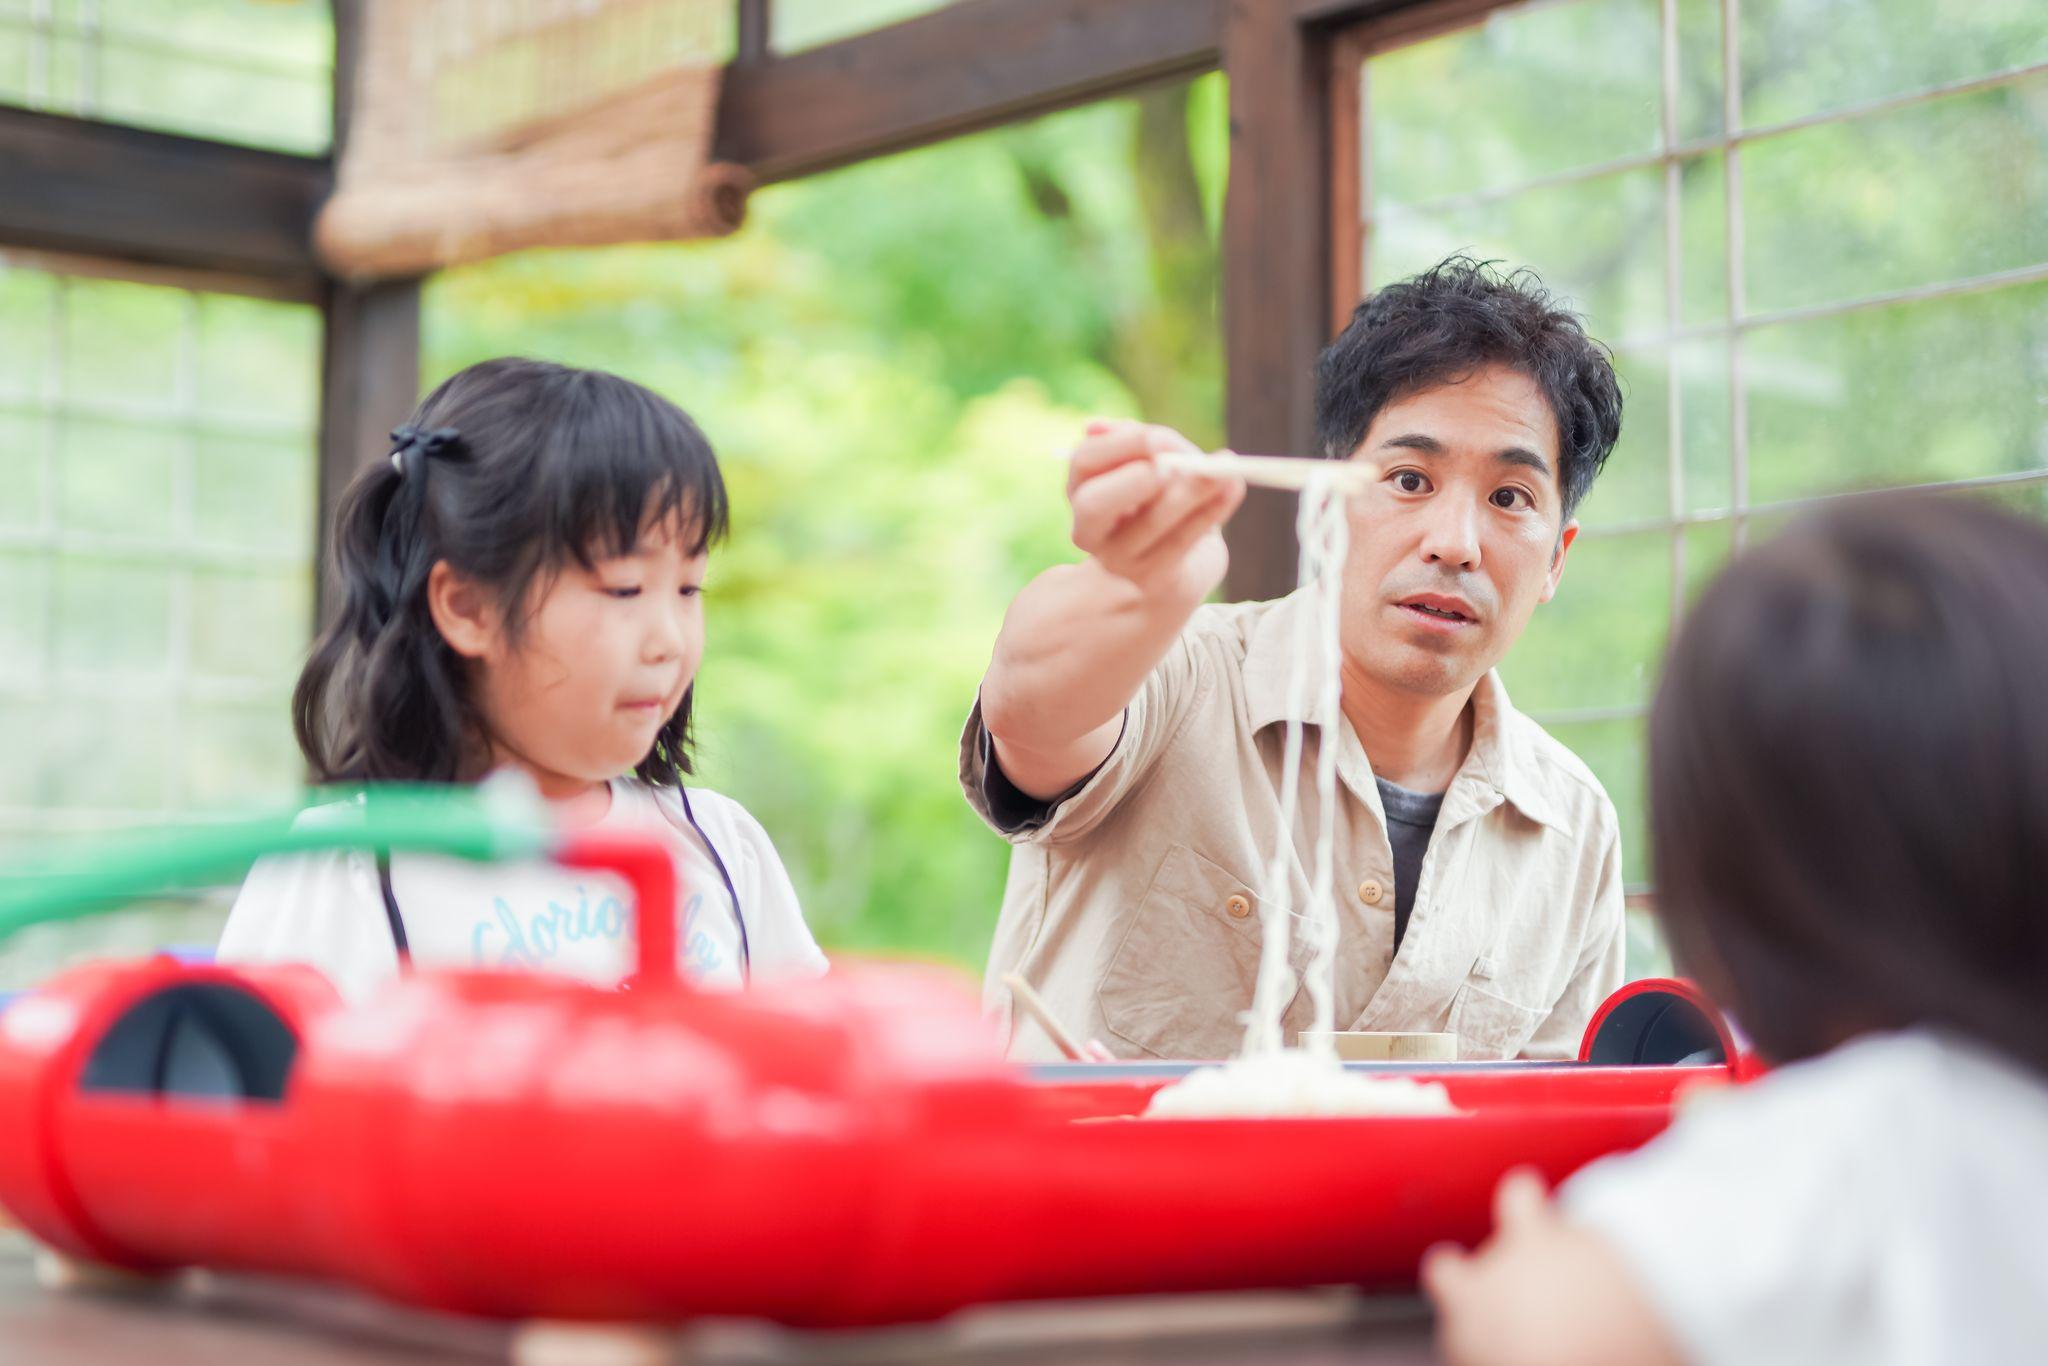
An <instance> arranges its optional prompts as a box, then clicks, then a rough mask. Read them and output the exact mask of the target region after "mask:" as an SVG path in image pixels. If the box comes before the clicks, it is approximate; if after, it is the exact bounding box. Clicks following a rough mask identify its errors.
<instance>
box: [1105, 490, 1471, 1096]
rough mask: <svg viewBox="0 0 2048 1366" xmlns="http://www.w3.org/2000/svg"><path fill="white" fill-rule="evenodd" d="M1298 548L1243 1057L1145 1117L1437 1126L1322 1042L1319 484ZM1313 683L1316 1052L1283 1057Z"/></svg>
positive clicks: (1311, 910)
mask: <svg viewBox="0 0 2048 1366" xmlns="http://www.w3.org/2000/svg"><path fill="white" fill-rule="evenodd" d="M1294 530H1295V537H1296V539H1297V541H1298V542H1299V543H1300V547H1301V556H1300V561H1299V565H1298V575H1299V580H1298V581H1299V583H1300V585H1301V586H1302V588H1303V589H1305V590H1306V595H1307V598H1308V604H1307V606H1308V611H1307V613H1306V614H1305V615H1306V616H1307V617H1308V619H1309V620H1311V621H1312V622H1313V623H1314V630H1313V632H1312V633H1311V632H1305V633H1303V634H1302V635H1301V636H1299V637H1297V638H1296V640H1295V642H1294V661H1293V665H1294V667H1293V670H1292V674H1291V676H1290V678H1289V679H1288V684H1287V689H1288V698H1287V735H1286V741H1285V745H1284V747H1283V749H1282V751H1281V761H1280V829H1279V832H1278V834H1277V835H1276V837H1275V840H1274V844H1273V852H1272V856H1271V858H1270V860H1269V861H1268V862H1267V865H1266V878H1265V902H1264V905H1263V906H1262V907H1261V909H1260V925H1261V928H1262V931H1263V934H1262V939H1261V942H1260V948H1259V972H1258V979H1257V983H1256V985H1255V986H1254V988H1253V991H1252V1006H1251V1011H1250V1014H1249V1017H1248V1020H1247V1023H1246V1027H1245V1036H1244V1047H1243V1049H1242V1050H1241V1051H1240V1053H1239V1055H1238V1056H1237V1057H1236V1058H1234V1059H1232V1060H1231V1061H1230V1062H1228V1063H1226V1064H1224V1065H1223V1066H1221V1067H1205V1068H1200V1069H1198V1070H1196V1071H1194V1072H1191V1073H1189V1074H1188V1075H1187V1076H1186V1077H1184V1078H1183V1079H1181V1080H1180V1081H1177V1082H1175V1083H1174V1084H1172V1085H1171V1086H1167V1087H1163V1088H1162V1089H1161V1090H1160V1091H1159V1092H1158V1093H1156V1094H1155V1095H1154V1096H1153V1098H1152V1102H1151V1104H1150V1105H1149V1106H1148V1107H1147V1108H1146V1111H1145V1113H1146V1114H1147V1115H1148V1116H1155V1117H1161V1118H1201V1117H1209V1116H1223V1115H1370V1114H1445V1113H1451V1112H1453V1111H1454V1109H1455V1107H1453V1106H1452V1104H1451V1102H1450V1097H1449V1095H1448V1094H1447V1093H1446V1092H1445V1091H1444V1088H1443V1087H1442V1086H1441V1085H1439V1084H1436V1083H1418V1082H1412V1081H1408V1080H1405V1079H1402V1078H1393V1077H1384V1078H1373V1077H1367V1076H1363V1075H1358V1074H1353V1073H1347V1072H1345V1071H1344V1067H1343V1064H1342V1063H1341V1062H1339V1061H1338V1059H1337V1053H1336V1046H1335V1044H1334V1043H1333V1042H1331V1040H1330V1032H1331V1030H1332V1029H1333V1028H1334V1027H1335V1026H1334V1019H1335V1014H1336V954H1337V899H1336V894H1335V888H1334V883H1335V881H1336V843H1337V748H1338V745H1337V740H1336V736H1337V734H1338V732H1339V727H1340V726H1341V724H1342V722H1341V710H1340V708H1341V698H1340V692H1341V689H1342V680H1343V674H1342V672H1341V668H1342V664H1341V660H1342V656H1341V654H1340V642H1339V622H1340V616H1339V608H1340V604H1341V598H1342V594H1343V579H1344V557H1345V554H1346V552H1347V550H1348V549H1349V546H1350V539H1351V527H1350V521H1349V516H1348V512H1347V509H1346V505H1345V497H1344V495H1343V493H1342V492H1341V491H1340V490H1339V487H1338V481H1337V480H1335V479H1333V478H1331V477H1330V476H1329V475H1328V474H1316V475H1312V476H1310V478H1309V480H1308V482H1307V484H1306V485H1305V486H1304V487H1303V489H1302V492H1301V505H1300V510H1299V511H1298V512H1297V514H1296V516H1295V522H1294ZM1311 680H1313V682H1314V686H1315V687H1316V689H1317V698H1316V714H1317V715H1318V716H1320V717H1321V718H1322V733H1321V736H1320V737H1319V739H1318V742H1317V745H1316V805H1317V811H1316V838H1315V852H1314V857H1313V862H1312V863H1311V865H1310V873H1309V887H1308V905H1307V907H1306V908H1305V910H1304V914H1303V916H1302V926H1303V934H1304V936H1305V939H1306V941H1307V943H1308V944H1309V947H1310V958H1309V962H1308V970H1307V972H1306V973H1305V974H1304V976H1303V979H1302V985H1303V986H1304V987H1306V988H1307V990H1308V998H1309V1003H1310V1006H1311V1007H1312V1009H1313V1012H1314V1023H1313V1024H1312V1025H1311V1026H1310V1028H1311V1029H1312V1030H1314V1031H1315V1032H1316V1034H1317V1035H1318V1036H1320V1039H1321V1042H1320V1043H1319V1044H1317V1045H1315V1046H1314V1047H1313V1048H1301V1047H1294V1048H1289V1047H1288V1046H1287V1043H1286V1034H1285V1028H1284V1024H1283V1020H1282V1016H1283V1015H1284V1013H1285V1011H1286V1009H1287V1003H1288V998H1289V996H1290V994H1291V987H1292V984H1291V982H1290V977H1291V974H1290V973H1289V972H1288V968H1287V962H1288V955H1289V951H1290V949H1291V947H1292V944H1291V941H1292V936H1293V933H1294V914H1293V907H1292V906H1291V904H1290V890H1289V889H1290V888H1291V886H1292V881H1291V878H1290V873H1289V866H1290V861H1291V859H1292V858H1293V855H1294V847H1295V841H1294V831H1295V824H1296V822H1297V821H1298V819H1299V817H1300V802H1299V801H1298V799H1297V794H1298V791H1299V785H1300V781H1301V751H1302V725H1301V720H1300V717H1301V715H1302V713H1303V711H1304V710H1305V709H1306V703H1307V701H1308V690H1309V687H1310V685H1311Z"/></svg>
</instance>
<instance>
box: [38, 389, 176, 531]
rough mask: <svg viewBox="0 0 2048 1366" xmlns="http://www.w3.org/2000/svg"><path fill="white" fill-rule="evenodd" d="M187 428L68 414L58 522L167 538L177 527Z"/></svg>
mask: <svg viewBox="0 0 2048 1366" xmlns="http://www.w3.org/2000/svg"><path fill="white" fill-rule="evenodd" d="M189 441H190V438H189V437H187V436H186V435H185V434H184V433H182V432H177V431H171V432H166V431H164V430H163V429H162V428H160V427H145V426H141V425H139V424H136V423H132V422H99V421H91V420H88V419H85V418H72V419H69V420H67V421H66V422H65V423H64V424H63V426H62V427H61V428H60V429H59V437H58V441H57V524H58V525H59V526H60V527H62V528H63V529H64V530H66V531H92V532H100V533H103V534H106V535H113V536H122V537H128V538H135V537H141V538H145V539H158V540H161V539H163V538H165V537H168V536H171V535H173V534H175V532H176V530H177V524H176V520H175V518H176V514H177V462H178V450H179V447H180V446H182V445H185V444H187V443H189Z"/></svg>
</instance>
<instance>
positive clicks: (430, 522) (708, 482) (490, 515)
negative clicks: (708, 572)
mask: <svg viewBox="0 0 2048 1366" xmlns="http://www.w3.org/2000/svg"><path fill="white" fill-rule="evenodd" d="M393 440H394V444H395V446H396V448H397V449H396V450H395V451H394V453H393V457H392V458H391V459H388V460H379V461H377V462H376V463H375V464H373V465H371V466H370V467H369V468H367V469H365V470H364V471H363V472H362V473H361V474H359V475H357V476H356V478H355V481H354V482H353V483H351V484H350V485H349V487H348V490H347V492H346V493H344V494H343V495H342V498H341V503H340V506H339V507H338V508H337V510H336V512H335V525H334V537H333V570H334V574H335V578H336V580H337V582H338V587H339V591H340V610H339V611H338V612H337V613H336V614H335V616H334V619H333V620H332V622H331V623H330V624H329V625H328V626H327V628H326V629H325V630H324V631H322V632H321V634H320V638H319V640H318V641H316V642H315V643H314V646H313V652H312V655H311V657H310V658H309V659H308V660H307V661H306V667H305V671H304V672H303V673H301V674H300V676H299V685H298V689H297V691H296V692H295V693H294V694H293V697H292V720H293V724H294V726H295V728H296V730H297V732H298V739H299V748H300V749H301V750H302V751H304V753H305V756H306V761H307V763H308V764H309V765H310V766H311V768H312V772H313V776H314V778H315V780H317V781H320V782H394V781H399V782H455V781H459V780H464V779H468V778H473V777H475V776H477V775H476V773H475V771H474V770H475V767H476V765H477V764H478V762H479V760H480V759H481V757H482V755H483V754H485V753H486V752H487V749H486V746H487V737H486V735H485V732H484V726H483V720H482V717H481V715H480V714H479V713H478V711H477V709H476V707H475V705H474V703H473V702H472V700H471V696H470V689H469V687H468V685H467V679H466V674H465V661H464V660H463V659H462V658H461V657H460V656H459V655H457V654H456V653H455V652H454V651H453V650H452V649H450V648H449V646H448V644H447V643H446V642H445V641H444V640H443V639H442V638H441V633H440V631H439V630H438V629H437V628H436V627H435V625H434V621H433V618H432V616H431V615H430V614H429V611H428V607H427V576H428V574H429V573H430V572H431V571H432V569H433V567H434V564H435V562H436V561H440V560H446V561H447V562H448V563H449V565H450V566H451V567H452V568H454V569H455V570H457V571H458V572H459V573H461V574H462V575H463V576H465V577H466V578H468V579H470V580H472V581H474V582H477V583H479V584H482V585H484V586H486V587H487V588H489V589H490V590H492V591H493V592H494V593H495V595H496V597H497V600H498V603H499V606H500V608H501V610H502V611H503V612H504V613H505V620H506V622H507V623H508V629H509V630H510V631H511V632H512V633H513V634H514V638H515V639H516V638H517V632H518V630H519V628H520V626H521V625H522V624H523V622H524V620H525V618H526V615H527V612H528V609H529V608H530V606H531V605H532V604H531V602H530V599H529V595H530V593H531V591H532V589H533V588H534V587H535V585H536V584H545V583H546V581H547V580H548V578H550V577H551V576H552V575H553V574H555V573H556V572H558V571H559V570H560V569H561V568H562V567H563V566H564V565H566V564H568V563H569V562H571V561H574V562H576V563H579V564H582V565H584V566H585V567H588V566H590V565H591V563H592V562H593V561H594V560H596V559H601V558H605V557H608V556H612V555H620V554H626V553H628V552H630V551H631V550H632V549H633V547H634V545H635V544H636V543H637V542H638V541H639V539H640V535H641V532H642V530H643V529H644V528H645V527H647V526H649V525H658V524H661V523H663V522H667V521H669V520H671V519H674V520H675V521H676V523H677V524H678V525H679V526H680V527H681V528H682V533H683V534H684V535H686V536H690V537H694V538H695V539H694V544H691V545H686V547H685V549H686V550H687V552H688V553H690V554H693V555H694V554H698V553H701V552H702V551H703V550H704V549H706V548H707V547H708V546H709V545H710V544H711V543H712V542H713V541H715V540H717V539H719V538H721V537H722V536H723V535H724V534H725V529H726V499H725V483H724V481H723V480H722V479H721V478H720V477H719V473H718V462H717V460H716V458H715V457H714V456H713V455H712V452H711V444H710V443H709V442H708V441H706V440H705V438H704V433H703V432H702V431H700V430H698V427H697V424H696V423H694V422H692V421H691V420H690V418H689V416H688V415H687V414H686V413H684V412H683V411H682V409H680V408H678V407H676V406H675V405H674V404H673V403H670V402H669V401H668V400H666V399H664V398H662V397H660V396H659V395H657V394H654V393H651V392H649V391H648V390H646V389H643V388H642V387H640V386H639V385H637V384H634V383H632V382H630V381H628V380H623V379H620V378H618V377H617V376H616V375H607V374H602V373H600V372H598V371H594V370H573V369H570V368H568V367H567V366H562V365H550V364H547V363H546V362H543V361H533V360H517V359H504V360H489V361H484V362H482V363H481V364H478V365H472V366H470V367H469V368H468V369H467V370H464V371H462V372H461V373H460V374H457V375H454V376H452V377H450V378H449V379H448V380H447V381H445V382H444V383H443V384H442V385H441V386H440V387H439V388H437V389H435V390H434V392H433V393H431V394H429V395H427V397H426V399H425V401H423V402H422V403H421V404H420V406H419V409H418V410H417V411H416V412H415V413H414V414H413V417H412V420H411V422H410V423H409V424H408V425H407V427H406V428H401V429H400V431H399V432H398V433H396V434H394V437H393ZM690 701H691V694H690V691H685V692H684V694H683V701H682V705H681V706H679V707H678V708H677V709H676V714H675V715H674V716H673V717H671V718H670V719H669V721H668V723H667V724H666V725H664V726H663V727H662V728H661V732H660V734H659V735H658V736H657V737H656V738H655V741H654V746H653V748H652V749H651V750H650V751H649V752H648V754H647V755H646V757H645V758H643V759H642V760H641V761H640V763H639V764H638V765H637V766H636V767H635V769H634V773H635V774H636V776H638V777H640V778H643V779H645V780H647V781H648V782H651V783H657V784H662V785H669V784H673V783H677V782H680V781H681V780H682V777H683V775H685V774H687V773H689V772H690V753H689V747H690Z"/></svg>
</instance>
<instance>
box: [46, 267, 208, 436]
mask: <svg viewBox="0 0 2048 1366" xmlns="http://www.w3.org/2000/svg"><path fill="white" fill-rule="evenodd" d="M189 297H190V296H189V295H188V294H187V293H186V292H185V291H184V290H181V289H169V288H166V287H165V286H162V285H139V284H131V283H129V282H128V281H125V280H84V279H77V278H72V279H67V280H66V281H65V284H64V290H63V314H64V341H63V358H62V362H61V363H62V365H63V367H64V368H63V385H62V391H63V393H64V395H65V397H67V398H69V399H72V400H74V401H77V402H84V403H92V404H106V405H110V406H114V407H117V408H130V409H132V408H135V407H138V406H141V407H157V408H167V407H170V406H172V405H173V404H175V403H176V402H177V401H178V397H179V373H180V371H179V366H180V357H181V354H182V351H183V347H184V344H185V341H186V335H185V322H186V307H187V300H188V299H189Z"/></svg>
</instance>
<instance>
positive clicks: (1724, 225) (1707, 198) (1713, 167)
mask: <svg viewBox="0 0 2048 1366" xmlns="http://www.w3.org/2000/svg"><path fill="white" fill-rule="evenodd" d="M1678 174H1679V199H1678V253H1679V255H1678V319H1679V322H1680V323H1682V324H1684V325H1686V326H1697V325H1699V324H1702V323H1718V322H1726V321H1727V320H1728V165H1727V158H1726V157H1725V156H1723V155H1722V154H1721V153H1719V152H1715V153H1713V154H1712V155H1710V156H1698V157H1687V158H1686V159H1684V160H1683V161H1681V162H1679V163H1678Z"/></svg>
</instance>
